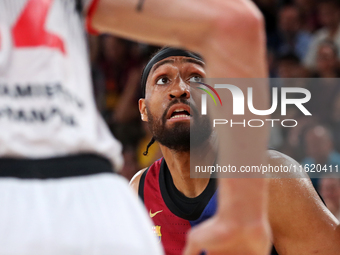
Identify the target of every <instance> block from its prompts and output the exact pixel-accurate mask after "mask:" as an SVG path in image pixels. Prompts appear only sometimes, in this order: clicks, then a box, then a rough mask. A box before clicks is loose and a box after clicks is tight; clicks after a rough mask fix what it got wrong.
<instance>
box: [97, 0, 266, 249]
mask: <svg viewBox="0 0 340 255" xmlns="http://www.w3.org/2000/svg"><path fill="white" fill-rule="evenodd" d="M91 24H92V26H93V27H94V28H95V29H97V30H99V31H100V32H105V33H114V34H116V35H120V36H123V37H127V38H130V39H135V40H141V41H144V42H148V43H153V44H168V45H172V46H182V47H185V48H187V49H189V50H192V51H196V52H198V53H200V54H201V55H202V56H203V57H204V59H205V62H206V64H207V66H206V70H207V77H212V78H214V77H218V78H221V77H224V78H226V77H227V78H235V77H236V78H255V77H259V78H263V77H267V66H266V61H265V33H264V25H263V18H262V16H261V14H260V12H259V11H258V9H257V8H256V7H255V5H254V4H253V3H252V2H251V1H249V0H227V1H226V0H210V1H207V0H171V1H168V0H99V2H98V5H97V8H96V10H95V12H94V15H93V19H92V22H91ZM239 87H240V89H242V91H243V92H244V94H246V93H245V92H246V90H247V88H246V87H247V84H244V85H241V86H239ZM256 94H257V98H256V101H255V104H256V107H257V109H268V108H269V107H267V105H268V86H267V85H266V84H262V85H258V86H257V88H256ZM228 117H229V118H231V117H232V116H231V115H230V116H227V118H228ZM243 118H244V119H250V116H249V115H248V113H246V114H245V115H244V116H243ZM257 119H263V120H264V119H265V117H264V116H258V117H257ZM235 120H236V121H237V118H235ZM220 137H224V138H221V140H220V144H225V145H227V144H229V145H228V146H227V147H221V148H220V151H221V152H223V153H224V154H225V155H224V157H221V161H220V162H219V164H223V165H228V164H230V165H234V166H236V167H240V166H241V165H260V164H263V163H265V151H266V144H267V130H266V129H265V128H263V129H244V130H242V129H238V128H235V129H233V128H231V129H228V134H227V135H224V136H220ZM240 155H242V157H240ZM219 190H220V194H223V195H220V196H219V207H218V208H219V209H218V212H217V214H216V216H215V217H214V218H212V219H211V220H209V221H207V222H205V223H204V224H203V225H201V226H199V227H198V228H196V229H195V230H194V231H193V232H192V233H191V234H190V235H189V238H188V242H187V244H188V248H187V250H186V254H199V253H200V250H201V249H206V250H208V251H217V252H225V253H228V252H230V254H231V253H233V252H235V251H237V252H241V254H259V255H260V254H261V255H262V254H266V252H267V250H268V247H269V246H268V245H267V243H269V242H268V240H269V237H268V219H267V216H266V209H267V208H266V182H265V180H263V179H249V180H240V179H222V180H220V182H219ZM225 194H237V195H235V196H227V195H225ZM202 233H206V234H208V233H211V234H209V236H207V235H202ZM211 237H216V238H214V239H213V238H211ZM240 244H242V245H240Z"/></svg>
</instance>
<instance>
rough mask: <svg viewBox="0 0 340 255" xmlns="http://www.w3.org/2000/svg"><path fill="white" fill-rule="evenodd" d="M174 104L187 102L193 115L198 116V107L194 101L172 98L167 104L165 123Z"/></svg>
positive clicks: (164, 116)
mask: <svg viewBox="0 0 340 255" xmlns="http://www.w3.org/2000/svg"><path fill="white" fill-rule="evenodd" d="M174 104H186V105H188V106H189V107H190V111H191V115H192V116H198V110H197V108H196V107H195V106H194V105H193V104H192V103H190V101H189V100H188V99H184V98H176V99H174V100H172V101H171V102H170V103H169V105H168V106H167V108H166V109H165V111H164V113H163V116H162V121H163V124H164V123H165V122H166V115H167V113H168V111H169V110H170V107H171V106H173V105H174Z"/></svg>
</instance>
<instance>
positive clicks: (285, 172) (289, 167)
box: [267, 150, 309, 179]
mask: <svg viewBox="0 0 340 255" xmlns="http://www.w3.org/2000/svg"><path fill="white" fill-rule="evenodd" d="M267 161H268V166H273V167H276V169H277V171H274V173H269V172H268V174H267V177H269V178H276V177H277V178H280V177H282V178H306V179H309V177H308V175H307V174H306V173H304V172H300V171H297V170H300V168H299V167H300V164H299V163H298V162H297V161H296V160H294V159H293V158H291V157H289V156H288V155H285V154H283V153H281V152H278V151H275V150H268V151H267Z"/></svg>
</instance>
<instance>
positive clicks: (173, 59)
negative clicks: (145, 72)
mask: <svg viewBox="0 0 340 255" xmlns="http://www.w3.org/2000/svg"><path fill="white" fill-rule="evenodd" d="M184 64H185V65H192V66H196V67H200V68H202V69H204V66H205V64H204V62H203V61H201V60H198V59H195V58H191V57H185V56H170V57H167V58H164V59H162V60H160V61H158V62H157V63H155V64H154V65H153V67H152V69H151V71H150V75H149V76H151V75H152V74H153V73H155V72H156V71H157V70H158V69H159V68H161V67H163V66H166V65H177V66H178V65H184Z"/></svg>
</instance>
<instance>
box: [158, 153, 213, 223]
mask: <svg viewBox="0 0 340 255" xmlns="http://www.w3.org/2000/svg"><path fill="white" fill-rule="evenodd" d="M159 187H160V191H161V195H162V197H163V200H164V202H165V204H166V206H167V207H168V208H169V210H170V211H171V212H172V213H173V214H175V215H176V216H178V217H180V218H183V219H185V220H189V221H195V220H197V219H198V218H199V217H200V216H201V214H202V213H203V211H204V209H205V207H206V206H207V205H208V203H209V201H210V199H211V198H212V196H213V195H214V194H215V192H216V179H215V178H210V180H209V183H208V185H207V187H206V188H205V189H204V191H203V192H202V193H201V194H200V195H198V196H197V197H194V198H189V197H186V196H185V195H183V194H182V193H181V192H180V191H179V190H178V189H177V188H176V186H175V184H174V183H173V179H172V176H171V173H170V170H169V168H168V166H167V164H166V162H165V159H164V158H163V159H162V162H161V166H160V171H159ZM183 206H188V207H191V208H193V209H192V210H191V211H190V212H187V211H184V210H183V209H181V207H183Z"/></svg>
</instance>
